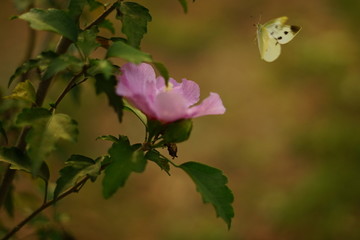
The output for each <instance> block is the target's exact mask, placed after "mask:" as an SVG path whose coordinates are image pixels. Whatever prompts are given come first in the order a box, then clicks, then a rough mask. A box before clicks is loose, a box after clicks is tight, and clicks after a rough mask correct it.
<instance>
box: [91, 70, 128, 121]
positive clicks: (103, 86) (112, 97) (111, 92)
mask: <svg viewBox="0 0 360 240" xmlns="http://www.w3.org/2000/svg"><path fill="white" fill-rule="evenodd" d="M116 84H117V81H116V79H115V77H114V76H111V77H110V78H109V79H106V78H105V77H104V75H102V74H97V75H95V88H96V94H100V93H105V94H106V96H107V97H108V100H109V105H110V106H111V107H112V108H113V109H114V111H115V112H116V113H117V116H118V119H119V121H120V122H121V118H122V109H123V102H122V98H121V97H120V96H119V95H117V94H116V93H115V86H116Z"/></svg>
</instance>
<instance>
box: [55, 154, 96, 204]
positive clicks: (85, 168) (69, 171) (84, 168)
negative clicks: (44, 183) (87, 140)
mask: <svg viewBox="0 0 360 240" xmlns="http://www.w3.org/2000/svg"><path fill="white" fill-rule="evenodd" d="M65 164H66V165H67V166H66V167H64V168H63V169H61V170H60V177H59V179H58V180H57V181H56V188H55V191H54V199H55V198H57V197H58V196H59V194H60V193H62V192H63V191H64V190H66V189H68V188H70V187H73V186H75V184H76V183H77V182H78V181H79V180H81V179H82V178H84V177H85V176H90V178H91V179H92V180H93V181H94V180H95V179H96V177H97V176H98V175H99V173H100V168H101V161H100V160H99V159H97V160H96V161H95V160H93V159H91V158H88V157H85V156H82V155H72V156H71V157H70V158H69V159H68V160H67V161H66V162H65Z"/></svg>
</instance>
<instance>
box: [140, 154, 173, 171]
mask: <svg viewBox="0 0 360 240" xmlns="http://www.w3.org/2000/svg"><path fill="white" fill-rule="evenodd" d="M145 158H146V159H148V160H150V161H153V162H155V163H156V164H157V165H158V166H159V167H160V168H161V170H164V171H165V172H166V173H167V174H168V175H169V176H170V164H169V160H168V159H167V158H166V157H164V156H162V155H161V154H160V153H159V152H158V151H157V150H155V149H151V150H150V151H148V152H147V153H146V154H145Z"/></svg>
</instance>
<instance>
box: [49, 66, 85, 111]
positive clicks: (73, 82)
mask: <svg viewBox="0 0 360 240" xmlns="http://www.w3.org/2000/svg"><path fill="white" fill-rule="evenodd" d="M86 69H87V67H84V68H83V70H82V71H81V72H79V73H78V74H76V75H75V76H73V77H72V78H71V80H70V82H69V83H68V85H67V86H66V88H65V89H64V91H63V92H62V93H61V94H60V96H59V97H58V99H56V102H55V103H54V104H53V105H52V106H51V109H50V111H53V110H54V109H56V108H57V106H58V105H59V103H60V102H61V101H62V100H63V98H64V97H65V96H66V94H67V93H68V92H70V90H71V89H73V88H74V87H76V86H78V85H79V84H81V83H82V82H84V81H86V79H87V78H85V79H83V80H82V81H80V82H78V83H76V80H77V79H78V78H79V77H81V76H82V75H83V74H85V72H86Z"/></svg>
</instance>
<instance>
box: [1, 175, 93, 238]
mask: <svg viewBox="0 0 360 240" xmlns="http://www.w3.org/2000/svg"><path fill="white" fill-rule="evenodd" d="M87 180H89V177H88V176H86V177H85V178H84V179H82V180H81V181H80V182H78V183H77V184H76V185H75V186H73V187H72V188H70V189H69V190H67V191H66V192H64V193H62V194H61V195H60V196H59V197H57V198H55V199H53V200H51V201H49V202H45V203H44V204H43V205H41V206H40V207H39V208H38V209H36V210H35V211H34V212H33V213H32V214H30V215H29V216H28V217H27V218H25V219H24V220H22V221H21V222H20V223H19V224H18V225H16V226H15V227H14V228H13V229H12V230H11V231H10V232H8V233H7V234H6V235H5V236H4V237H3V238H2V239H1V240H7V239H9V238H10V237H12V236H13V235H14V234H15V233H17V232H18V231H19V230H20V229H21V228H22V227H23V226H24V225H25V224H26V223H28V222H29V221H30V220H31V219H33V218H34V217H36V216H37V215H38V214H39V213H41V212H42V211H43V210H44V209H46V208H48V207H50V206H51V205H53V204H54V203H56V202H57V201H59V200H61V199H63V198H64V197H66V196H68V195H70V194H71V193H75V192H78V191H79V188H80V187H82V186H83V185H84V184H85V183H86V181H87Z"/></svg>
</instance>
